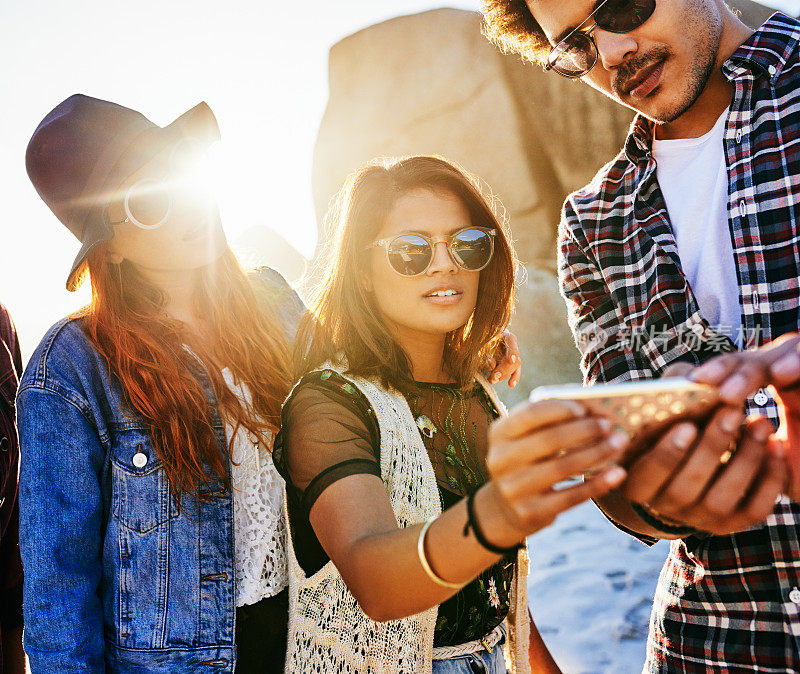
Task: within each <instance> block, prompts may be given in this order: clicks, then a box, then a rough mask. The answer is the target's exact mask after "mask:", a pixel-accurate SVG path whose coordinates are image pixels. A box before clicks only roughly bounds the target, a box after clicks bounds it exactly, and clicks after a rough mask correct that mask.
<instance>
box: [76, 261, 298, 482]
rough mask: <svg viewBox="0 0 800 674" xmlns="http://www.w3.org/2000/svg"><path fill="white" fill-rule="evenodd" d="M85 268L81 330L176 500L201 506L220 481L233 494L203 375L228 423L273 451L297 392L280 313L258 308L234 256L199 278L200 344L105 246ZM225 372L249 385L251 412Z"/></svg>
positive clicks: (198, 274)
mask: <svg viewBox="0 0 800 674" xmlns="http://www.w3.org/2000/svg"><path fill="white" fill-rule="evenodd" d="M87 267H88V272H89V279H90V280H91V285H92V301H91V303H90V304H89V306H87V307H86V308H85V309H84V311H83V312H82V317H83V325H84V330H85V332H86V334H87V336H88V338H89V340H90V341H91V342H92V344H93V345H94V346H95V348H97V350H98V351H99V352H100V353H101V354H102V355H103V356H104V357H105V358H106V360H107V362H108V366H109V369H110V372H111V373H112V374H113V375H115V376H116V377H117V378H118V379H119V381H120V383H121V384H122V389H123V391H124V394H125V396H126V398H127V400H126V402H127V404H128V405H129V406H130V407H131V408H133V409H134V410H135V411H136V412H137V413H138V414H139V415H141V416H142V417H144V418H145V419H146V420H147V421H148V422H149V423H150V425H151V427H152V439H153V445H154V447H155V451H156V452H157V454H158V457H159V459H161V462H162V465H163V467H164V471H165V472H166V474H167V477H168V478H169V483H170V487H171V489H172V491H173V493H174V494H175V495H176V497H180V495H181V494H183V493H189V494H191V495H193V496H195V497H198V496H199V495H200V489H199V488H200V486H201V485H203V484H207V483H209V482H211V481H212V480H213V479H214V477H215V476H216V477H219V478H221V479H222V481H223V482H224V483H225V484H226V485H229V484H230V482H229V478H228V471H227V467H226V453H227V454H228V455H229V453H230V447H228V446H225V447H224V450H223V449H222V448H221V447H220V443H219V441H218V440H217V437H216V435H215V431H214V426H213V423H214V422H213V413H212V408H211V406H210V405H209V401H208V400H207V398H206V395H205V393H204V389H203V386H202V384H201V382H200V381H199V380H198V376H197V375H198V372H200V373H202V371H203V370H205V375H206V376H207V377H208V379H209V380H210V382H211V387H212V389H213V392H214V394H215V396H216V399H217V403H218V408H219V411H220V412H221V413H222V415H223V418H224V419H227V420H229V422H230V423H232V424H233V425H234V427H235V428H238V427H239V426H244V427H245V428H246V429H247V430H248V431H250V432H251V433H252V434H254V435H255V436H257V437H258V438H259V440H260V444H261V446H262V447H271V444H270V442H269V440H270V438H269V437H268V435H269V434H270V433H272V432H274V431H275V430H277V428H278V425H279V423H280V409H281V404H282V402H283V400H284V398H285V397H286V395H287V394H288V392H289V387H290V384H291V381H290V376H291V375H290V371H291V356H290V349H289V345H288V343H287V339H286V337H285V336H284V331H283V326H282V323H281V320H280V318H279V316H278V315H277V311H275V308H274V307H272V306H270V303H269V302H264V301H261V302H259V300H258V299H257V297H256V294H255V292H254V290H253V287H252V286H251V283H250V281H249V280H248V278H247V276H246V274H245V273H244V272H243V270H242V269H241V267H240V266H239V264H238V262H237V261H236V258H235V257H234V255H233V253H232V252H231V251H230V249H228V251H226V253H224V254H223V255H222V257H220V258H219V259H218V260H217V261H216V262H214V263H212V264H211V265H208V266H207V267H204V268H201V269H198V270H196V271H195V272H193V273H195V274H196V284H195V295H194V302H195V311H196V312H197V313H196V315H197V316H202V317H203V318H204V319H205V325H206V326H207V327H206V333H205V334H203V335H202V337H198V336H196V335H192V334H189V333H188V331H186V330H184V328H183V324H182V323H181V322H180V321H177V320H174V319H172V318H170V317H168V316H167V315H166V313H165V312H164V310H163V309H164V306H165V303H166V297H165V296H164V294H163V292H161V291H160V290H159V289H158V288H156V287H155V286H153V285H152V284H151V283H149V282H148V281H147V280H146V279H145V278H144V277H143V276H142V275H141V274H140V273H139V272H138V271H137V270H136V268H135V267H134V266H133V265H132V264H131V263H129V262H127V261H123V262H122V263H121V264H119V265H116V264H110V263H109V262H108V261H107V260H106V255H105V250H104V247H100V249H98V250H96V251H95V252H94V253H93V254H92V255H90V257H89V259H88V265H87ZM186 347H189V348H188V349H187V348H186ZM198 361H199V362H198ZM223 367H227V368H229V369H230V371H231V373H232V374H233V375H234V377H235V378H236V379H237V381H239V382H242V383H244V384H246V385H247V387H248V388H249V390H250V393H251V395H252V405H243V404H241V403H240V402H239V400H238V398H237V397H236V396H235V395H234V394H233V393H232V392H231V391H230V389H229V388H228V386H227V385H226V383H225V381H224V378H223V375H222V371H221V368H223Z"/></svg>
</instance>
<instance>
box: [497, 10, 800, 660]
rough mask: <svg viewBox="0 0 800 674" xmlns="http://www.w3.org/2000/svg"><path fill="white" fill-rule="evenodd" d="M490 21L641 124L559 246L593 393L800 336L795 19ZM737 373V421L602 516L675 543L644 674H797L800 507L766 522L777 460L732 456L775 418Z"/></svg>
mask: <svg viewBox="0 0 800 674" xmlns="http://www.w3.org/2000/svg"><path fill="white" fill-rule="evenodd" d="M485 18H486V22H487V34H488V35H489V37H490V38H492V39H493V40H494V41H496V42H497V43H498V44H500V45H501V46H503V47H504V48H506V49H507V50H512V51H516V52H518V53H520V54H522V55H523V56H525V57H526V58H528V59H529V60H531V61H538V62H540V63H543V64H544V65H545V67H546V68H547V69H550V70H554V71H556V72H557V73H560V74H562V75H565V76H567V77H574V78H578V77H580V78H582V79H583V80H584V81H585V82H586V83H588V84H589V85H591V86H593V87H594V88H596V89H598V90H600V91H602V92H603V93H605V94H606V95H608V96H609V97H611V98H613V99H614V100H616V101H618V102H619V103H621V104H622V105H625V106H628V107H630V108H633V109H634V110H636V111H637V112H638V113H639V115H638V116H637V118H636V120H635V121H634V123H633V125H632V127H631V131H630V134H629V136H628V139H627V141H626V143H625V147H624V150H623V152H621V153H620V154H619V155H618V156H617V157H616V158H615V159H614V160H613V161H612V162H610V163H609V164H608V165H607V166H605V167H604V168H602V169H601V170H600V172H599V173H598V175H597V176H596V177H595V179H594V180H593V181H592V182H591V183H590V184H589V185H588V186H586V187H585V188H583V189H582V190H579V191H578V192H576V193H574V194H572V195H570V197H569V198H568V199H567V202H566V204H565V206H564V211H563V217H562V222H561V226H560V231H559V276H560V282H561V288H562V292H563V294H564V296H565V299H566V302H567V307H568V312H569V320H570V325H571V327H572V329H573V332H574V333H575V336H576V341H577V342H578V346H579V348H580V350H581V355H582V359H581V366H582V369H583V372H584V375H585V379H586V382H587V383H590V384H591V383H594V382H600V381H624V380H630V379H645V378H651V377H659V376H661V375H662V374H664V373H665V372H667V374H680V373H683V374H685V373H687V372H688V371H689V370H691V369H692V367H693V366H696V365H699V364H701V363H704V362H706V361H708V360H709V359H710V358H711V357H713V356H715V355H717V354H719V353H722V352H732V351H736V349H737V348H739V349H742V348H748V347H758V346H762V345H765V344H768V343H770V342H772V341H773V340H776V339H777V338H778V337H780V336H782V335H785V334H787V333H790V332H794V331H797V330H798V328H800V283H798V278H799V277H800V255H798V248H800V246H799V245H798V244H799V243H800V237H799V236H798V232H797V225H798V219H800V59H799V58H798V53H799V51H800V23H798V21H796V20H794V19H790V18H788V17H786V16H783V15H780V14H776V15H774V16H773V17H772V18H771V19H770V20H769V21H767V22H766V23H765V24H764V25H763V26H761V28H759V29H758V30H756V31H752V30H751V29H750V28H748V27H747V26H745V25H744V24H743V23H742V22H741V21H739V20H738V18H737V17H736V15H735V14H734V13H733V12H731V11H730V9H729V8H728V7H727V6H726V5H725V4H724V3H723V2H722V0H606V1H605V2H602V1H601V2H593V0H527V2H525V0H486V2H485ZM724 362H726V363H728V364H730V362H734V364H735V363H736V362H737V361H724ZM741 362H742V363H745V362H746V361H741ZM706 367H711V363H709V364H708V365H707V366H706ZM723 369H725V368H723ZM767 369H768V368H767ZM762 374H763V373H762ZM730 375H731V372H730V371H727V372H723V373H719V372H717V373H714V372H713V371H712V372H711V374H709V371H708V370H704V371H703V375H702V376H701V377H700V378H701V379H705V380H707V381H708V380H711V379H714V380H716V381H717V382H722V381H723V380H724V379H725V378H726V377H727V381H725V383H723V384H722V389H721V390H722V392H723V398H724V400H725V401H726V403H728V405H727V406H726V407H725V408H724V409H723V410H722V411H720V412H719V413H717V414H716V415H715V416H714V417H713V418H712V419H711V420H710V421H709V422H708V425H707V426H706V427H704V428H703V429H696V428H694V427H693V426H692V425H690V424H678V425H677V426H675V427H673V428H672V429H671V430H669V431H668V432H667V433H666V434H665V435H664V436H663V437H662V438H661V439H660V440H659V441H658V442H657V443H656V445H655V447H654V448H652V449H651V450H650V451H648V452H645V453H644V454H643V455H642V456H641V458H640V459H638V460H637V461H635V462H634V463H633V464H632V465H630V466H628V469H629V478H628V480H627V481H626V483H625V484H624V485H623V487H622V488H620V490H619V491H618V492H617V493H616V494H614V495H613V496H611V497H609V498H606V499H603V501H602V503H600V505H601V507H602V508H603V510H604V511H605V512H606V514H607V515H608V516H609V517H611V518H612V519H613V520H614V521H616V522H617V523H618V524H619V525H620V526H622V528H624V529H626V530H628V531H630V532H631V533H633V534H634V535H636V536H637V537H639V538H640V539H642V540H644V541H645V542H648V543H652V542H654V541H655V540H656V538H671V539H674V542H673V544H672V546H671V550H670V555H669V558H668V560H667V562H666V566H665V568H664V571H663V572H662V574H661V578H660V581H659V586H658V589H657V591H656V597H655V605H654V610H653V615H652V619H651V625H650V637H649V639H648V654H647V663H646V665H645V670H646V671H648V672H706V671H715V672H716V671H720V672H722V671H724V672H732V671H736V672H742V671H761V672H764V671H767V672H788V671H792V672H795V671H800V505H798V503H796V502H794V501H792V500H790V499H789V498H787V497H781V498H780V499H779V500H778V502H777V503H775V504H774V509H773V508H772V504H769V505H770V507H769V508H768V509H767V510H772V512H771V513H768V512H767V511H765V510H764V500H765V499H766V497H767V496H768V495H769V494H770V491H771V490H772V488H773V487H771V486H768V485H767V484H766V482H767V481H771V480H774V479H776V475H778V473H779V472H780V471H778V473H776V472H775V468H774V465H775V464H774V462H775V460H776V456H777V455H778V452H776V454H775V455H770V454H769V453H767V454H765V455H764V457H763V459H762V460H763V463H762V464H761V467H760V468H759V469H758V470H756V471H753V461H754V458H753V457H755V456H756V454H754V453H752V452H750V453H749V455H748V457H749V458H748V459H747V460H745V458H744V457H745V453H743V451H742V447H743V442H744V441H740V442H738V443H737V442H736V440H735V438H736V427H737V426H738V425H739V419H740V417H739V416H737V413H739V410H738V409H737V406H738V405H739V403H740V402H744V401H745V399H746V398H747V410H748V412H750V413H752V414H756V415H759V416H760V417H762V418H766V419H772V420H777V417H778V408H777V406H776V404H775V401H774V400H773V398H772V396H771V395H770V394H769V393H768V391H767V390H766V389H763V388H761V389H758V390H757V391H756V392H755V395H751V396H749V397H748V394H749V393H752V391H751V390H750V385H751V384H752V383H753V382H754V381H756V380H758V381H760V382H761V383H759V384H758V385H759V386H763V385H765V384H766V383H769V382H770V377H768V376H766V375H765V376H763V377H761V379H759V378H758V377H755V378H753V377H750V378H749V379H747V380H746V381H741V380H738V381H737V380H736V378H735V377H734V376H730ZM695 376H696V375H695ZM781 395H782V397H783V393H782V394H781ZM787 407H788V405H787ZM763 423H764V422H763V421H756V422H750V423H749V424H748V425H747V433H751V434H753V435H758V436H759V437H762V436H763V435H764V434H765V433H769V430H766V429H765V428H764V426H763ZM756 424H760V425H759V426H756ZM729 440H730V441H733V442H729ZM776 447H777V448H778V449H779V446H776ZM747 461H750V467H749V468H747V467H746V464H747ZM761 471H766V473H762V472H761ZM743 476H744V477H743ZM739 478H742V479H739ZM780 479H782V480H783V481H784V483H783V485H782V487H781V490H782V491H784V492H785V493H786V492H788V493H790V494H793V495H797V494H798V490H797V489H796V488H795V487H794V486H792V487H790V486H789V485H788V478H786V477H783V478H780ZM795 481H796V480H795ZM755 492H758V495H757V496H755V495H754V494H755ZM762 513H763V514H765V515H767V514H768V517H767V518H766V521H765V523H764V524H762V525H759V526H756V527H754V528H749V527H750V525H751V524H752V523H753V522H757V521H758V519H759V516H760V515H761V514H762ZM709 532H711V533H713V534H715V535H710V533H709Z"/></svg>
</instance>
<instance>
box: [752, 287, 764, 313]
mask: <svg viewBox="0 0 800 674" xmlns="http://www.w3.org/2000/svg"><path fill="white" fill-rule="evenodd" d="M750 299H752V300H753V309H755V310H756V311H758V305H759V304H761V298H760V297H759V295H758V293H757V292H755V291H753V295H752V297H751V298H750Z"/></svg>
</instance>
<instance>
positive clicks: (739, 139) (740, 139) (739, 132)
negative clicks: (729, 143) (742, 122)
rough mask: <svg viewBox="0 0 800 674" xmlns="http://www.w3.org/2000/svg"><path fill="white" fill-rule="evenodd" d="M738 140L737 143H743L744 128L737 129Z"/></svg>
mask: <svg viewBox="0 0 800 674" xmlns="http://www.w3.org/2000/svg"><path fill="white" fill-rule="evenodd" d="M736 142H737V143H741V142H742V130H741V129H737V130H736Z"/></svg>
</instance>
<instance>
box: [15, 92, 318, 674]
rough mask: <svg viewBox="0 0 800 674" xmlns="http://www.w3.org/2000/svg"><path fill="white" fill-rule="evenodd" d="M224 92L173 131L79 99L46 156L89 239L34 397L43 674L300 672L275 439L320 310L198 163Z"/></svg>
mask: <svg viewBox="0 0 800 674" xmlns="http://www.w3.org/2000/svg"><path fill="white" fill-rule="evenodd" d="M218 137H219V130H218V128H217V124H216V120H215V119H214V116H213V114H212V113H211V111H210V109H209V108H208V106H206V105H205V104H201V105H198V106H197V107H196V108H193V109H192V110H190V111H189V112H188V113H186V114H185V115H183V116H182V117H180V118H179V119H178V120H176V121H175V122H173V123H172V124H170V125H169V126H167V127H164V128H161V127H158V126H156V125H155V124H153V123H152V122H150V121H149V120H147V119H145V118H144V117H143V116H142V115H140V114H139V113H137V112H134V111H133V110H129V109H127V108H123V107H121V106H118V105H115V104H113V103H108V102H106V101H99V100H97V99H93V98H89V97H86V96H73V97H71V98H69V99H67V100H66V101H64V102H62V103H61V104H60V105H59V106H57V107H56V108H55V109H54V110H53V111H52V112H51V113H50V114H49V115H48V116H47V117H46V118H45V119H44V120H43V122H42V123H41V124H40V126H39V128H38V129H37V130H36V132H35V133H34V135H33V138H32V139H31V142H30V144H29V147H28V153H27V157H26V159H27V167H28V172H29V175H30V177H31V180H32V181H33V183H34V185H35V187H36V189H37V191H38V192H39V194H40V195H41V196H42V198H43V200H44V201H45V202H46V203H47V205H48V206H49V207H50V208H51V210H52V211H53V212H54V213H55V215H56V216H57V217H58V218H59V219H60V220H61V221H62V223H63V224H64V225H66V226H67V227H68V228H69V229H70V231H72V232H73V233H74V234H75V235H76V236H77V237H78V238H79V239H80V240H81V242H82V247H81V250H80V252H79V254H78V256H77V258H76V260H75V263H74V265H73V267H72V270H71V272H70V274H69V277H68V281H67V287H68V288H69V289H75V288H76V287H77V285H78V284H79V283H80V280H81V277H82V276H83V275H84V274H85V273H86V272H88V276H89V278H90V281H91V286H92V301H91V303H90V304H89V306H88V307H86V308H85V309H84V310H82V311H81V312H80V313H79V314H78V315H77V316H74V317H71V318H69V319H65V320H62V321H60V322H59V323H57V324H56V325H55V326H54V327H53V328H52V329H51V330H50V331H49V332H48V333H47V335H46V336H45V338H44V339H43V341H42V343H41V344H40V345H39V347H38V348H37V350H36V352H35V353H34V354H33V357H32V358H31V361H30V364H29V366H28V368H27V370H26V372H25V375H24V377H23V381H22V383H21V386H20V393H19V405H18V412H19V431H20V440H21V450H22V457H23V459H22V472H21V476H20V483H21V484H20V521H21V536H20V538H21V548H22V556H23V560H24V564H25V590H24V611H25V618H26V625H25V649H26V651H27V653H28V656H29V659H30V666H31V670H32V672H34V674H36V673H39V672H41V673H42V674H44V673H47V674H50V673H51V672H60V671H82V672H98V673H99V672H176V673H177V672H180V673H184V672H201V671H202V672H205V671H213V672H232V671H234V669H235V671H236V672H237V673H238V674H241V673H243V672H259V673H260V674H263V673H265V672H281V671H283V660H284V656H285V644H286V610H287V609H286V607H287V592H286V589H285V588H286V584H287V567H286V559H285V545H284V540H285V523H284V517H283V505H282V504H283V484H282V480H281V479H280V476H279V475H278V474H277V472H276V471H275V467H274V464H273V463H272V460H271V456H270V451H271V445H272V438H273V434H274V432H275V431H276V430H277V425H278V422H279V415H280V406H281V402H282V401H283V399H284V398H285V396H286V394H287V393H288V391H289V385H290V383H291V379H290V374H289V362H290V349H289V346H288V344H289V340H290V338H291V337H292V336H293V334H292V333H293V329H292V326H293V325H294V326H296V323H297V320H298V319H299V314H300V311H301V309H302V306H301V304H300V302H299V300H298V299H297V297H296V296H295V295H294V294H293V293H292V291H291V290H290V289H289V288H288V286H287V285H286V283H285V281H284V280H283V279H282V278H281V277H280V275H279V274H277V273H276V272H273V271H272V270H262V272H261V273H260V274H257V275H255V276H253V277H251V278H248V277H247V276H245V274H244V273H243V272H242V270H241V268H240V267H239V265H238V264H237V262H236V259H235V258H234V256H233V254H232V253H231V251H230V249H229V248H228V246H227V244H226V242H225V236H224V233H223V230H222V228H221V224H220V220H219V215H218V212H217V208H216V205H215V204H214V202H213V201H211V200H209V199H208V198H207V197H205V198H201V197H202V195H199V194H198V190H197V189H195V186H194V185H193V183H192V181H191V180H190V179H188V177H187V176H188V175H189V173H190V171H189V169H190V168H191V164H192V156H193V155H194V154H196V153H197V152H198V151H200V152H202V151H204V150H205V149H206V148H207V147H208V146H209V145H210V144H211V143H212V142H213V141H215V140H216V139H218Z"/></svg>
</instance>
